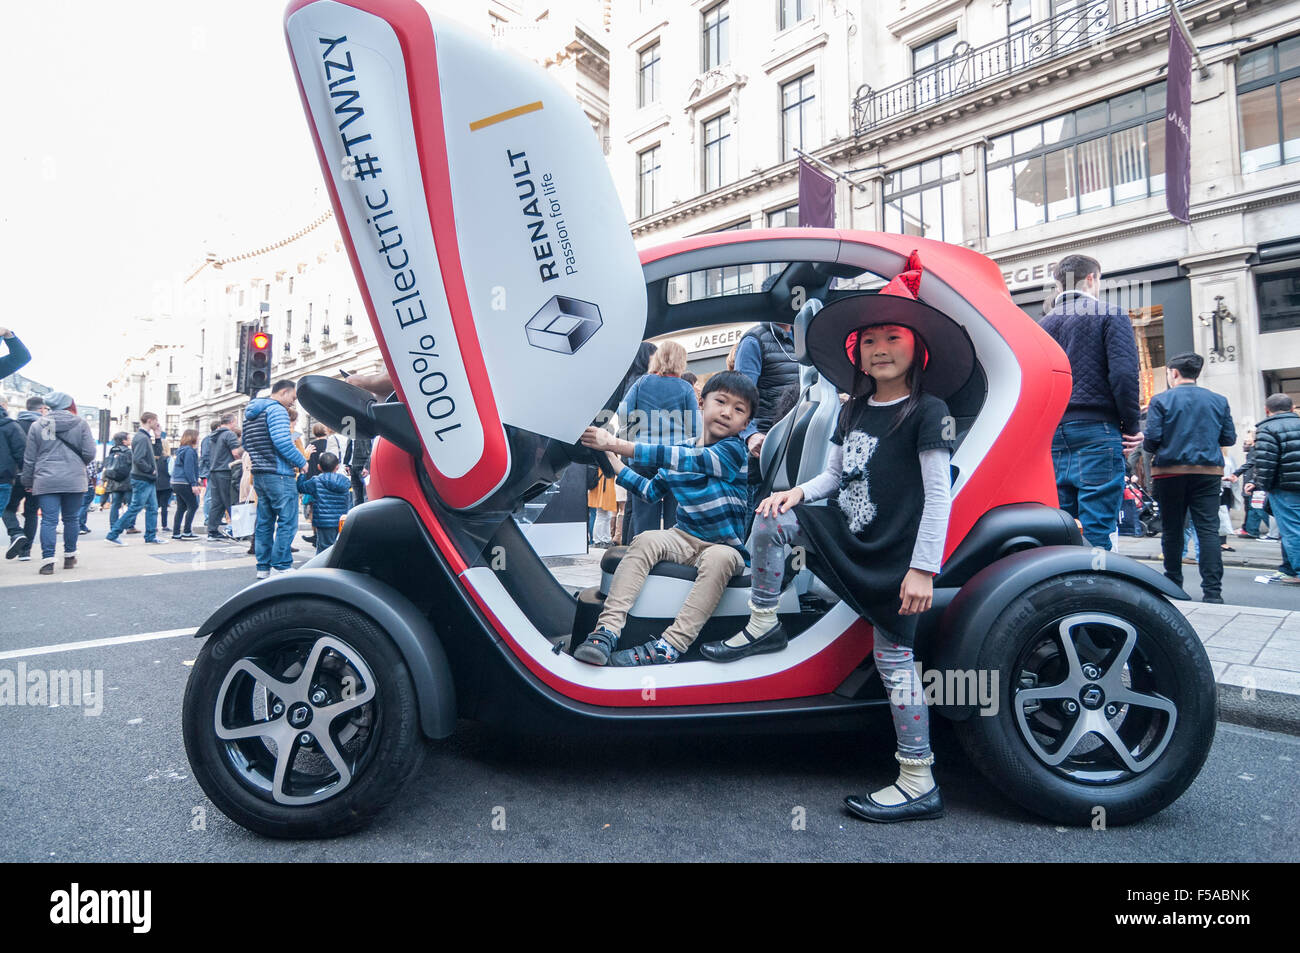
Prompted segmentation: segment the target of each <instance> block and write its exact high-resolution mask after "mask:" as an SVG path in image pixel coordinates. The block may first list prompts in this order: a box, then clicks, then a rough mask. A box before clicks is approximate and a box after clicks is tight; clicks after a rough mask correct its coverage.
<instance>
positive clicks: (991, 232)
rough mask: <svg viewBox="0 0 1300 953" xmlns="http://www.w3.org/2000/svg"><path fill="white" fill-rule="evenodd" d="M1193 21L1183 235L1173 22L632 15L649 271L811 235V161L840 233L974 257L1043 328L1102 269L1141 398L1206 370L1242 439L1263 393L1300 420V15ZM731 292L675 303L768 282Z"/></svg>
mask: <svg viewBox="0 0 1300 953" xmlns="http://www.w3.org/2000/svg"><path fill="white" fill-rule="evenodd" d="M1179 8H1180V10H1181V12H1182V14H1183V16H1184V18H1185V19H1186V21H1187V22H1188V24H1189V26H1190V29H1191V32H1192V35H1193V37H1194V39H1195V41H1196V43H1197V45H1198V47H1199V49H1200V51H1201V58H1202V63H1203V66H1204V69H1203V70H1195V71H1194V77H1193V84H1192V117H1191V126H1192V140H1193V145H1194V148H1193V151H1192V168H1191V223H1190V225H1183V224H1181V223H1178V222H1176V221H1174V220H1173V219H1171V217H1170V216H1169V214H1168V212H1167V211H1166V206H1165V195H1164V171H1165V170H1164V125H1165V86H1164V72H1163V71H1164V68H1165V66H1166V63H1167V59H1168V31H1169V27H1170V18H1169V14H1168V6H1167V4H1166V3H1165V2H1164V0H929V2H926V0H885V2H862V0H859V2H845V0H757V2H746V3H744V4H740V3H738V2H735V0H723V2H717V0H640V2H638V3H628V4H626V5H620V6H619V7H618V9H617V10H616V14H615V17H614V21H613V27H612V34H611V38H610V72H611V80H610V104H611V115H612V116H613V125H612V127H611V150H610V157H609V158H610V163H611V168H612V170H613V173H614V177H615V181H616V182H617V183H618V187H619V190H620V196H621V198H622V201H623V204H624V210H625V213H626V214H627V217H628V220H629V221H630V222H631V227H632V231H633V234H634V236H635V238H636V241H637V243H638V246H640V247H645V246H648V245H656V244H661V243H664V242H668V241H672V240H675V239H678V238H682V237H685V236H688V235H695V234H700V233H703V232H711V231H719V230H723V229H728V228H742V229H744V228H763V227H769V226H776V225H786V224H796V223H797V201H798V192H797V188H798V185H797V159H796V153H795V152H794V150H795V149H800V150H802V151H804V152H806V153H809V154H811V155H812V156H814V157H815V158H817V159H819V160H821V161H823V162H825V163H826V164H828V165H830V166H831V167H833V168H834V169H836V170H837V171H838V172H839V173H841V175H842V176H843V181H841V182H840V184H839V186H838V195H837V202H836V212H837V215H836V224H837V226H838V227H841V228H852V229H862V230H868V231H890V232H898V233H904V234H915V235H923V236H926V237H929V238H936V239H940V240H943V241H948V242H953V243H958V244H962V245H965V246H966V247H969V248H974V249H976V250H978V251H980V252H982V253H984V254H986V255H988V256H990V257H991V258H992V259H993V260H995V261H996V262H998V263H999V264H1000V265H1001V266H1002V269H1003V274H1004V277H1005V279H1006V281H1007V284H1008V287H1009V288H1010V290H1011V292H1012V295H1013V297H1014V298H1015V299H1016V301H1017V302H1018V303H1019V304H1020V305H1021V306H1022V307H1023V308H1024V309H1025V310H1026V312H1027V313H1029V314H1031V315H1032V316H1034V317H1038V316H1040V315H1041V313H1042V310H1043V305H1044V301H1045V300H1046V299H1049V298H1050V295H1051V292H1052V290H1053V289H1052V288H1051V278H1050V276H1051V267H1052V265H1053V264H1054V263H1055V262H1056V261H1057V260H1058V259H1059V258H1060V257H1061V256H1063V255H1065V254H1068V253H1070V252H1082V253H1085V254H1089V255H1092V256H1093V257H1095V258H1097V259H1098V260H1100V261H1101V262H1102V265H1103V268H1104V270H1105V277H1106V279H1107V294H1108V295H1109V296H1111V297H1112V298H1113V300H1115V301H1117V302H1118V303H1119V304H1121V306H1123V307H1125V308H1126V309H1128V310H1129V313H1130V317H1131V319H1132V321H1133V324H1134V333H1135V337H1136V339H1137V342H1138V347H1139V354H1140V356H1141V359H1142V367H1143V392H1144V396H1145V397H1149V396H1150V395H1151V394H1152V393H1155V392H1157V391H1159V390H1161V389H1163V387H1164V374H1163V366H1164V362H1165V356H1166V355H1167V354H1174V353H1178V352H1179V351H1184V350H1196V351H1197V352H1198V353H1200V354H1202V355H1203V356H1205V357H1206V359H1207V365H1206V369H1205V372H1204V374H1203V376H1202V381H1203V383H1204V384H1205V385H1206V386H1209V387H1211V388H1213V389H1214V390H1216V391H1219V392H1220V393H1223V394H1225V395H1226V396H1227V397H1228V398H1229V400H1230V402H1231V404H1232V407H1233V410H1234V414H1235V415H1236V417H1237V418H1238V420H1240V421H1243V422H1246V421H1254V420H1256V419H1259V418H1262V416H1263V401H1264V397H1265V396H1266V395H1267V394H1268V393H1270V392H1273V391H1276V390H1285V391H1287V392H1289V393H1292V394H1293V395H1294V396H1296V397H1298V398H1300V226H1297V225H1296V222H1297V221H1300V214H1298V213H1300V3H1297V2H1295V0H1275V2H1271V3H1270V2H1259V0H1184V2H1182V3H1180V4H1179ZM742 10H743V13H742ZM715 271H716V272H717V273H704V274H702V275H693V276H686V277H683V278H682V279H680V280H679V287H678V289H677V293H678V294H700V293H703V294H725V293H735V292H740V291H750V290H757V289H758V287H759V286H760V284H761V281H762V279H763V277H765V276H766V268H765V266H762V265H756V266H752V267H746V268H743V269H728V270H715ZM726 272H734V273H726ZM720 330H721V331H722V332H726V331H727V330H728V329H720ZM732 337H734V332H733V333H721V334H720V335H719V337H718V338H717V339H716V340H719V341H721V342H723V343H724V344H725V342H726V341H728V340H730V339H731V338H732ZM709 340H710V338H709V337H708V336H707V335H702V336H701V337H700V343H701V344H708V342H709ZM684 343H686V342H684ZM726 349H728V348H727V347H721V348H719V347H715V348H712V349H709V348H707V347H704V348H701V349H700V350H698V351H696V352H695V354H694V355H693V356H695V357H697V358H698V360H697V361H693V362H692V364H693V366H696V365H698V366H699V367H700V369H708V370H712V369H714V368H715V366H716V364H717V361H718V359H719V356H720V355H721V354H723V353H725V350H726ZM1240 429H1243V428H1240V427H1239V430H1240Z"/></svg>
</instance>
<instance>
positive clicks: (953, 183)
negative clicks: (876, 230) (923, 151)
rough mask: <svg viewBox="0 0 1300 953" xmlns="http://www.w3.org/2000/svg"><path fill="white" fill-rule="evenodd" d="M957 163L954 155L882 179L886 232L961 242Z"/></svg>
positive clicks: (959, 184) (908, 167)
mask: <svg viewBox="0 0 1300 953" xmlns="http://www.w3.org/2000/svg"><path fill="white" fill-rule="evenodd" d="M959 178H960V163H959V162H958V159H957V154H956V153H955V152H952V153H948V154H947V155H944V156H936V157H934V158H933V159H927V160H926V161H924V162H918V163H916V164H915V165H910V166H907V167H905V168H902V169H899V170H898V171H897V172H892V173H890V174H889V175H888V176H886V177H885V231H887V232H894V233H895V234H899V235H918V236H921V237H922V238H934V239H938V240H939V241H945V242H960V241H961V183H960V182H959V181H958V179H959Z"/></svg>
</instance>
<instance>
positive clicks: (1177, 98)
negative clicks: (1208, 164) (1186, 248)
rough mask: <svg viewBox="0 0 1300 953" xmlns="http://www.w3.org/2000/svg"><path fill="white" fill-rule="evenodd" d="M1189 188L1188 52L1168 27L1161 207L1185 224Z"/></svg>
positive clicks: (1174, 26) (1183, 39) (1173, 28)
mask: <svg viewBox="0 0 1300 953" xmlns="http://www.w3.org/2000/svg"><path fill="white" fill-rule="evenodd" d="M1191 186H1192V48H1191V47H1190V46H1188V45H1187V38H1186V37H1184V36H1183V31H1182V30H1180V29H1178V25H1177V24H1175V23H1174V22H1173V21H1172V20H1171V21H1170V24H1169V82H1168V85H1167V86H1166V87H1165V204H1166V205H1167V206H1168V208H1169V214H1170V215H1172V216H1173V217H1174V218H1176V219H1178V221H1180V222H1183V223H1184V224H1186V223H1187V222H1188V221H1189V214H1188V213H1189V205H1188V203H1189V199H1188V193H1190V192H1191Z"/></svg>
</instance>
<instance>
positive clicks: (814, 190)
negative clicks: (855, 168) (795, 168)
mask: <svg viewBox="0 0 1300 953" xmlns="http://www.w3.org/2000/svg"><path fill="white" fill-rule="evenodd" d="M799 225H800V227H801V228H802V227H810V228H834V227H835V180H834V179H833V178H831V177H830V176H829V175H827V174H826V173H824V172H822V171H821V170H820V169H817V168H815V167H814V166H813V164H812V163H811V162H808V161H806V160H805V159H802V158H801V159H800V160H799Z"/></svg>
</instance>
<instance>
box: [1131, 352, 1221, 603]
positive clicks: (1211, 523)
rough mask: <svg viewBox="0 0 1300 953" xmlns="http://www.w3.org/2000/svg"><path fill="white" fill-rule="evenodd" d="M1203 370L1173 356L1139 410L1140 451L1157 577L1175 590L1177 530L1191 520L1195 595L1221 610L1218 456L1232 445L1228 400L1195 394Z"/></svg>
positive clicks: (1179, 562) (1190, 357)
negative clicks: (1147, 457) (1155, 527)
mask: <svg viewBox="0 0 1300 953" xmlns="http://www.w3.org/2000/svg"><path fill="white" fill-rule="evenodd" d="M1204 364H1205V361H1204V359H1203V358H1202V357H1201V355H1199V354H1193V353H1191V352H1188V353H1186V354H1176V355H1174V356H1173V357H1171V358H1170V359H1169V363H1168V365H1167V366H1166V368H1165V375H1166V378H1167V380H1168V381H1169V389H1168V390H1166V391H1163V392H1162V393H1159V394H1156V396H1154V397H1152V398H1151V405H1150V406H1149V407H1148V408H1147V425H1146V434H1145V436H1146V444H1145V445H1146V449H1147V450H1149V451H1150V452H1151V454H1152V457H1151V477H1152V488H1153V490H1154V493H1155V498H1156V502H1158V503H1159V504H1160V520H1161V523H1162V526H1163V530H1162V532H1161V535H1160V544H1161V549H1162V550H1163V551H1164V557H1165V575H1166V576H1168V577H1169V579H1170V580H1171V581H1172V582H1174V583H1176V584H1177V585H1180V586H1181V585H1182V584H1183V525H1184V518H1185V516H1186V515H1187V514H1189V513H1190V514H1191V518H1192V525H1193V526H1194V527H1195V528H1196V541H1197V545H1198V546H1199V548H1200V557H1199V565H1200V570H1201V595H1202V598H1203V599H1204V601H1205V602H1215V603H1222V602H1223V597H1222V590H1223V553H1222V552H1221V551H1220V549H1219V497H1220V493H1221V490H1220V487H1221V480H1222V479H1223V465H1224V464H1223V448H1224V447H1231V446H1232V445H1233V444H1235V443H1236V442H1237V428H1236V427H1234V426H1233V424H1232V411H1231V410H1230V409H1229V407H1228V398H1226V397H1224V396H1223V395H1222V394H1215V393H1213V392H1212V391H1208V390H1205V389H1204V388H1203V387H1199V386H1197V383H1196V378H1198V377H1200V376H1201V367H1202V366H1203V365H1204Z"/></svg>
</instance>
